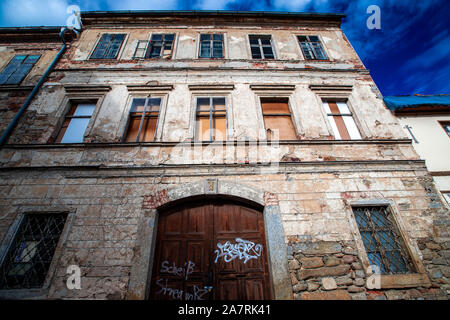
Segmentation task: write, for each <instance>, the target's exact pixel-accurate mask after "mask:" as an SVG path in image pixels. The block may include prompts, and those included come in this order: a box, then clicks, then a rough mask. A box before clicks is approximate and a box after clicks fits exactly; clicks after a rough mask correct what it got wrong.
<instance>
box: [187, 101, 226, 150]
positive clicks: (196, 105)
mask: <svg viewBox="0 0 450 320" xmlns="http://www.w3.org/2000/svg"><path fill="white" fill-rule="evenodd" d="M214 98H223V99H225V130H226V131H225V136H224V139H223V140H216V139H212V135H213V132H212V130H211V127H212V119H213V113H214V111H213V109H212V107H213V99H214ZM198 99H209V126H210V127H209V128H210V130H209V138H210V139H209V140H199V139H197V134H198V132H197V117H198V115H197V114H198V111H199V110H198ZM194 103H195V112H194V141H195V142H209V143H213V142H221V141H227V140H228V135H229V120H228V117H229V116H228V114H229V107H228V105H229V103H228V98H227V97H226V96H225V95H198V96H196V97H195V98H194ZM214 129H215V128H214Z"/></svg>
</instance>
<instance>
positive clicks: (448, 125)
mask: <svg viewBox="0 0 450 320" xmlns="http://www.w3.org/2000/svg"><path fill="white" fill-rule="evenodd" d="M439 123H440V124H441V126H442V128H444V130H445V132H446V133H447V134H448V136H449V137H450V121H439Z"/></svg>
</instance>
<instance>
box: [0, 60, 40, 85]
mask: <svg viewBox="0 0 450 320" xmlns="http://www.w3.org/2000/svg"><path fill="white" fill-rule="evenodd" d="M39 57H40V55H16V56H14V58H12V60H11V61H10V62H9V63H8V65H7V66H6V67H5V69H3V71H2V73H0V84H20V83H21V82H22V80H23V79H24V78H25V77H26V75H27V74H28V72H30V70H31V68H33V66H34V65H35V64H36V62H37V61H38V60H39Z"/></svg>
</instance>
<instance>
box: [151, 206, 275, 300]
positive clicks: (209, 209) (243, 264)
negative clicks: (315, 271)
mask: <svg viewBox="0 0 450 320" xmlns="http://www.w3.org/2000/svg"><path fill="white" fill-rule="evenodd" d="M210 287H211V288H212V290H211V288H210ZM150 298H151V299H182V300H197V299H202V300H205V299H221V300H234V299H263V298H265V299H270V298H271V289H270V279H269V272H268V263H267V254H266V246H265V235H264V220H263V216H262V214H261V212H259V211H257V210H255V209H252V208H250V207H247V206H245V205H239V204H236V203H233V202H231V201H225V200H217V201H203V202H195V203H190V204H186V205H182V206H179V207H174V208H172V209H170V210H169V211H167V212H165V213H162V214H161V215H160V217H159V224H158V231H157V240H156V248H155V257H154V266H153V272H152V279H151V287H150Z"/></svg>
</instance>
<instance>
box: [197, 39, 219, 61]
mask: <svg viewBox="0 0 450 320" xmlns="http://www.w3.org/2000/svg"><path fill="white" fill-rule="evenodd" d="M200 58H223V35H222V34H201V35H200Z"/></svg>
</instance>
